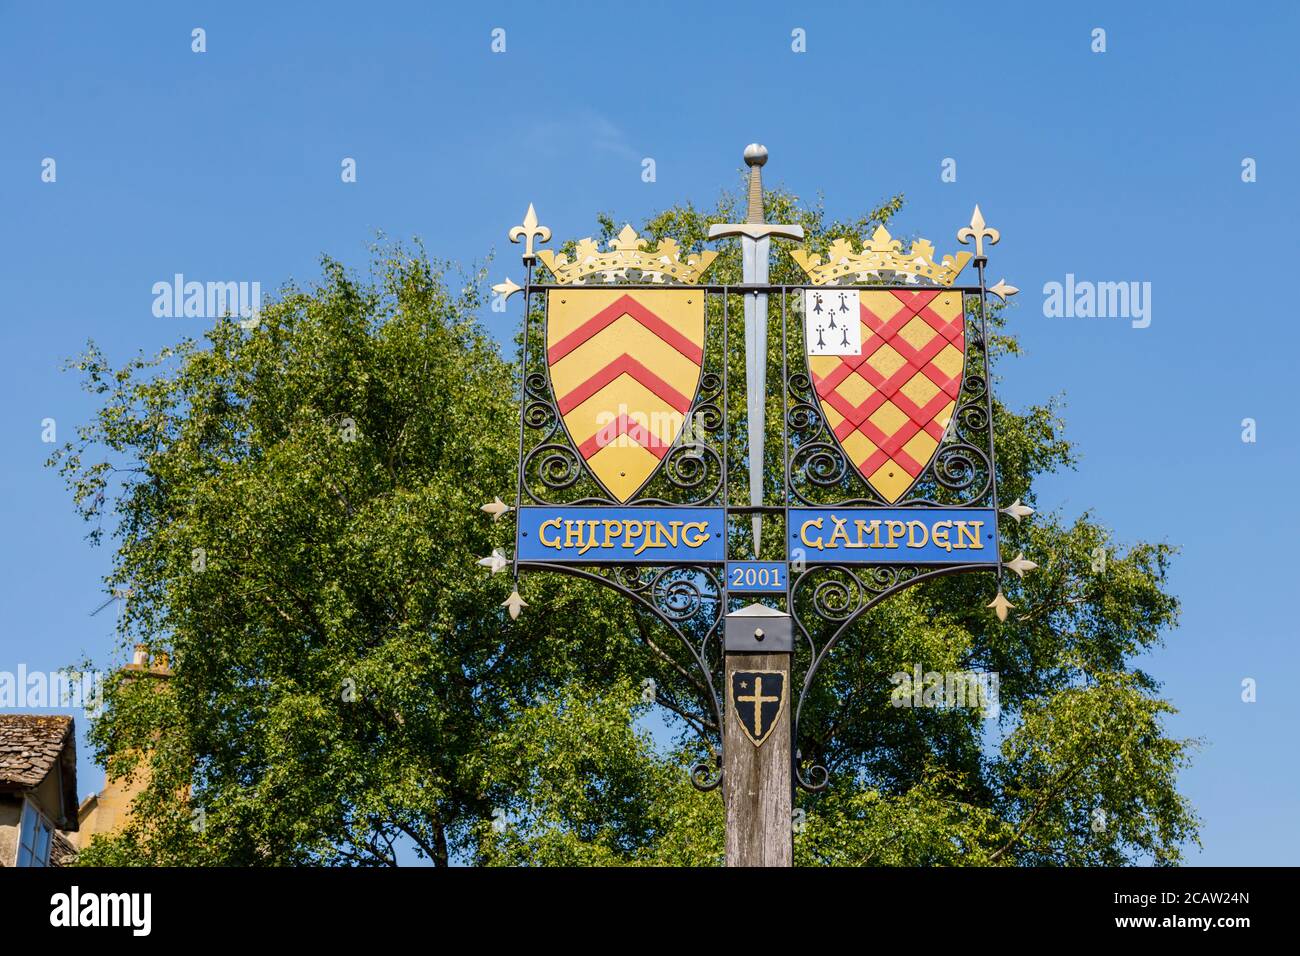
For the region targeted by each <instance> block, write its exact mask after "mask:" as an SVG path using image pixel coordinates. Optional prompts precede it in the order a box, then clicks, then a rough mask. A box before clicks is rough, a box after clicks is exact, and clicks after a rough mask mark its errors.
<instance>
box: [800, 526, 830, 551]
mask: <svg viewBox="0 0 1300 956" xmlns="http://www.w3.org/2000/svg"><path fill="white" fill-rule="evenodd" d="M809 528H816V529H817V530H818V531H820V530H821V529H822V519H821V518H812V519H809V520H808V521H805V522H804V523H803V526H802V527H801V528H800V529H799V540H800V541H802V542H803V543H804V544H806V545H807V546H808V547H810V548H816V549H817V550H818V551H821V550H822V549H823V548H825V545H823V544H822V539H821V535H818V536H817V540H816V541H809V540H808V529H809Z"/></svg>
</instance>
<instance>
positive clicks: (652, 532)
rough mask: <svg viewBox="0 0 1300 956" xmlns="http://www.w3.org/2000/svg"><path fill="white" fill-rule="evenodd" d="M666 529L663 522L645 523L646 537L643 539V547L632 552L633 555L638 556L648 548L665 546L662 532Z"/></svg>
mask: <svg viewBox="0 0 1300 956" xmlns="http://www.w3.org/2000/svg"><path fill="white" fill-rule="evenodd" d="M663 530H664V526H663V522H661V521H655V522H653V523H651V522H649V521H647V522H646V525H645V537H644V538H642V539H641V547H639V548H637V549H636V550H635V551H633V552H632V557H634V558H635V557H636V556H637V555H638V554H640V553H641V552H642V551H644V550H645V549H646V548H662V547H663V546H664V543H663V540H662V538H660V533H661V532H662V531H663Z"/></svg>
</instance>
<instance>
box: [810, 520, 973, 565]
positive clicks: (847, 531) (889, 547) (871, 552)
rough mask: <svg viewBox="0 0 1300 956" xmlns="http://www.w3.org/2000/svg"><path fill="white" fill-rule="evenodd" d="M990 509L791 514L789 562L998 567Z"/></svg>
mask: <svg viewBox="0 0 1300 956" xmlns="http://www.w3.org/2000/svg"><path fill="white" fill-rule="evenodd" d="M996 528H997V513H996V512H994V511H993V509H992V508H838V509H837V508H791V509H790V541H789V543H790V560H791V561H795V562H797V561H799V560H803V561H805V562H807V563H809V564H830V563H835V564H996V563H997V560H998V554H997V548H996V546H995V544H994V542H995V538H994V534H995V532H996Z"/></svg>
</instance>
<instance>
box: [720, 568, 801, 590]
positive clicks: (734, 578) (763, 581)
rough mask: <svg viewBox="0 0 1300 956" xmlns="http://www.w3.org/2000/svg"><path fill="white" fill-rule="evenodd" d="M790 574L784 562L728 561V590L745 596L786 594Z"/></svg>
mask: <svg viewBox="0 0 1300 956" xmlns="http://www.w3.org/2000/svg"><path fill="white" fill-rule="evenodd" d="M789 573H790V572H789V567H788V565H787V564H786V563H785V562H784V561H728V562H727V589H728V590H731V591H739V592H741V593H744V594H773V593H778V592H779V593H781V594H784V593H785V588H786V585H787V584H789V583H790V582H789V579H788V577H789Z"/></svg>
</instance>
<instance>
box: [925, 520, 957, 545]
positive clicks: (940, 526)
mask: <svg viewBox="0 0 1300 956" xmlns="http://www.w3.org/2000/svg"><path fill="white" fill-rule="evenodd" d="M951 527H952V522H951V521H936V522H935V523H934V527H933V528H931V529H930V540H931V541H933V542H934V546H935V547H936V548H943V550H945V551H951V550H952V542H951V541H949V540H948V529H949V528H951ZM941 532H942V534H941Z"/></svg>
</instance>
